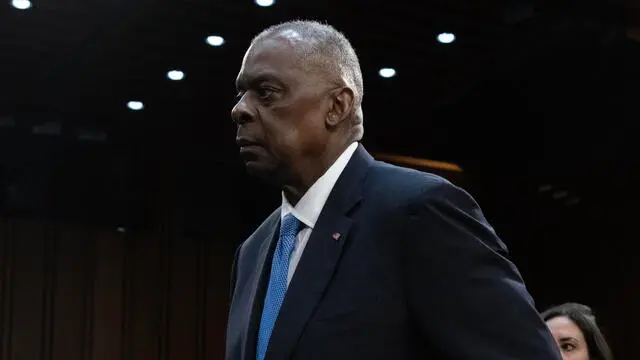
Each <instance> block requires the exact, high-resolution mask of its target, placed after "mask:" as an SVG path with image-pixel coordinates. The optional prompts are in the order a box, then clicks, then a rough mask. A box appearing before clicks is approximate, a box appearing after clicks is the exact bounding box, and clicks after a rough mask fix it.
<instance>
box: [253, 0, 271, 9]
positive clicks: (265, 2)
mask: <svg viewBox="0 0 640 360" xmlns="http://www.w3.org/2000/svg"><path fill="white" fill-rule="evenodd" d="M274 3H275V0H256V5H258V6H263V7H266V6H271V5H273V4H274Z"/></svg>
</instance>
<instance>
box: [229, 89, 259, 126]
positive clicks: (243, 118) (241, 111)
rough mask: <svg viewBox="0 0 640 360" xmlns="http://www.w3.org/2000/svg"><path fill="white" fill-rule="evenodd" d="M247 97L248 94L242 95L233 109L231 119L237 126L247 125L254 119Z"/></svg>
mask: <svg viewBox="0 0 640 360" xmlns="http://www.w3.org/2000/svg"><path fill="white" fill-rule="evenodd" d="M245 97H246V94H245V95H242V97H241V98H240V100H238V102H237V103H236V105H235V106H234V107H233V109H231V119H232V120H233V122H234V123H235V124H236V125H242V124H246V123H248V122H250V121H251V120H253V119H254V114H253V111H252V110H251V109H250V107H249V106H248V105H247V101H246V99H245Z"/></svg>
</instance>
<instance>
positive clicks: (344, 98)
mask: <svg viewBox="0 0 640 360" xmlns="http://www.w3.org/2000/svg"><path fill="white" fill-rule="evenodd" d="M330 100H331V107H330V108H329V112H327V118H326V120H325V121H326V124H327V126H328V127H336V126H338V125H339V124H340V123H341V122H342V121H344V120H345V119H347V118H348V117H349V116H350V115H351V114H352V113H353V107H354V100H355V99H354V94H353V90H352V89H351V88H349V87H348V86H344V87H341V88H338V89H335V90H333V91H332V92H331V94H330Z"/></svg>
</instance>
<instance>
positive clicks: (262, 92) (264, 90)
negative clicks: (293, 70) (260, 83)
mask: <svg viewBox="0 0 640 360" xmlns="http://www.w3.org/2000/svg"><path fill="white" fill-rule="evenodd" d="M257 93H258V96H259V97H260V98H261V99H270V98H271V97H272V96H273V95H275V93H276V89H274V88H271V87H268V86H265V87H260V88H259V89H258V91H257Z"/></svg>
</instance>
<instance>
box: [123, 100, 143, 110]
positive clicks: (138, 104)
mask: <svg viewBox="0 0 640 360" xmlns="http://www.w3.org/2000/svg"><path fill="white" fill-rule="evenodd" d="M127 107H128V108H129V109H131V110H134V111H138V110H142V109H144V104H143V103H142V101H129V102H128V103H127Z"/></svg>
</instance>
